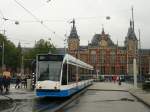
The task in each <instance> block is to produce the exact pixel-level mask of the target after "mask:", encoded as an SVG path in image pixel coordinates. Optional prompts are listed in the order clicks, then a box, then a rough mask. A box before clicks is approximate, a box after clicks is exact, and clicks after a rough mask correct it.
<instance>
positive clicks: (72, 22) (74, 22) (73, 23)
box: [72, 18, 75, 28]
mask: <svg viewBox="0 0 150 112" xmlns="http://www.w3.org/2000/svg"><path fill="white" fill-rule="evenodd" d="M72 23H73V28H75V19H74V18H73V21H72Z"/></svg>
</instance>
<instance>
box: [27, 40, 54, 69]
mask: <svg viewBox="0 0 150 112" xmlns="http://www.w3.org/2000/svg"><path fill="white" fill-rule="evenodd" d="M49 52H50V53H56V48H55V46H54V45H53V44H52V43H51V42H50V41H46V40H44V39H40V40H39V41H37V43H36V44H35V46H34V48H33V49H31V50H30V51H29V52H28V53H26V54H25V59H29V60H31V61H32V60H33V59H35V58H36V55H37V54H46V53H49ZM31 61H30V62H29V61H27V62H26V63H25V67H29V66H31Z"/></svg>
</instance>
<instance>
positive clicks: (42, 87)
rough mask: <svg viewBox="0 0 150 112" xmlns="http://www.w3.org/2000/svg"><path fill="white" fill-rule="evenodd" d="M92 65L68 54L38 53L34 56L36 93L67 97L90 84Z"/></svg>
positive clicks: (41, 95) (40, 95)
mask: <svg viewBox="0 0 150 112" xmlns="http://www.w3.org/2000/svg"><path fill="white" fill-rule="evenodd" d="M92 71H93V66H91V65H89V64H87V63H85V62H83V61H81V60H79V59H77V58H75V57H73V56H71V55H69V54H64V55H57V54H39V55H37V58H36V88H35V89H36V95H37V96H38V97H68V96H71V95H72V94H74V93H76V92H78V91H80V90H81V89H83V88H85V87H87V86H89V85H91V84H92V82H93V79H92Z"/></svg>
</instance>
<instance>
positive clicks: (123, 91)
mask: <svg viewBox="0 0 150 112" xmlns="http://www.w3.org/2000/svg"><path fill="white" fill-rule="evenodd" d="M87 90H94V91H122V92H129V91H128V90H119V89H118V90H117V89H116V90H114V89H87Z"/></svg>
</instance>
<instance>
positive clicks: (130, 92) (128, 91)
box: [128, 91, 150, 108]
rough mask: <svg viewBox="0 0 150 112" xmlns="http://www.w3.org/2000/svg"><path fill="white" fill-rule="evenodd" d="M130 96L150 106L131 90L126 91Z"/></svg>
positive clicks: (149, 105)
mask: <svg viewBox="0 0 150 112" xmlns="http://www.w3.org/2000/svg"><path fill="white" fill-rule="evenodd" d="M128 92H129V93H130V94H131V95H132V96H134V97H135V98H136V99H138V100H139V101H140V102H142V103H144V104H145V105H146V106H148V107H149V108H150V104H149V103H148V102H146V101H144V100H143V99H142V98H140V97H138V96H137V95H135V94H134V93H132V92H131V91H128Z"/></svg>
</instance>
